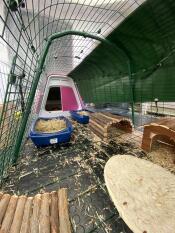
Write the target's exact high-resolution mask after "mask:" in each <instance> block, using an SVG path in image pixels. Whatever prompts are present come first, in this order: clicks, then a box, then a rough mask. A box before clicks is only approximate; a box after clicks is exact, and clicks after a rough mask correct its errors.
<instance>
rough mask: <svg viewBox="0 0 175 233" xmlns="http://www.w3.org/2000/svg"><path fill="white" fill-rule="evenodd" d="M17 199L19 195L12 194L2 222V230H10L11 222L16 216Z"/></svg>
mask: <svg viewBox="0 0 175 233" xmlns="http://www.w3.org/2000/svg"><path fill="white" fill-rule="evenodd" d="M17 201H18V196H16V195H13V196H11V198H10V201H9V204H8V207H7V210H6V213H5V217H4V219H3V222H2V226H1V231H2V232H9V230H10V227H11V224H12V221H13V218H14V214H15V210H16V204H17Z"/></svg>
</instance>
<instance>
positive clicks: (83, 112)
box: [78, 111, 88, 116]
mask: <svg viewBox="0 0 175 233" xmlns="http://www.w3.org/2000/svg"><path fill="white" fill-rule="evenodd" d="M78 114H80V115H82V116H88V113H87V112H86V111H81V112H78Z"/></svg>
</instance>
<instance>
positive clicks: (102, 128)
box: [90, 119, 107, 132]
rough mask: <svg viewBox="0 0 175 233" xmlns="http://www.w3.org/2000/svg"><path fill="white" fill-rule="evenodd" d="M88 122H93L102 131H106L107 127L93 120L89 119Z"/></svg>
mask: <svg viewBox="0 0 175 233" xmlns="http://www.w3.org/2000/svg"><path fill="white" fill-rule="evenodd" d="M90 123H92V124H94V125H95V126H96V127H98V128H99V129H100V130H101V131H102V132H107V127H105V126H101V125H99V124H98V123H97V122H95V121H94V120H92V119H90Z"/></svg>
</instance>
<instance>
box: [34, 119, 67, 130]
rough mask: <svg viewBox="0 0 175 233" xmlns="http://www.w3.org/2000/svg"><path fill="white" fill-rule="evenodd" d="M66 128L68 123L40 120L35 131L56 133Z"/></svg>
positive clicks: (57, 120) (56, 120)
mask: <svg viewBox="0 0 175 233" xmlns="http://www.w3.org/2000/svg"><path fill="white" fill-rule="evenodd" d="M65 128H66V122H65V121H64V120H61V119H51V120H43V119H42V120H38V121H37V123H36V125H35V131H37V132H42V133H55V132H58V131H61V130H64V129H65Z"/></svg>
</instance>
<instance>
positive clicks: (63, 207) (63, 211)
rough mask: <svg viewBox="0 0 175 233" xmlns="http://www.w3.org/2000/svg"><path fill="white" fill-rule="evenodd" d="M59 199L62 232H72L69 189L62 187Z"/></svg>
mask: <svg viewBox="0 0 175 233" xmlns="http://www.w3.org/2000/svg"><path fill="white" fill-rule="evenodd" d="M58 199H59V201H58V209H59V221H60V233H71V225H70V221H69V213H68V201H67V189H64V188H62V189H60V190H59V191H58Z"/></svg>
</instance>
